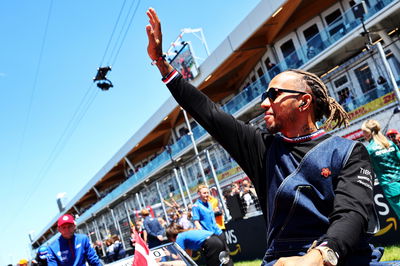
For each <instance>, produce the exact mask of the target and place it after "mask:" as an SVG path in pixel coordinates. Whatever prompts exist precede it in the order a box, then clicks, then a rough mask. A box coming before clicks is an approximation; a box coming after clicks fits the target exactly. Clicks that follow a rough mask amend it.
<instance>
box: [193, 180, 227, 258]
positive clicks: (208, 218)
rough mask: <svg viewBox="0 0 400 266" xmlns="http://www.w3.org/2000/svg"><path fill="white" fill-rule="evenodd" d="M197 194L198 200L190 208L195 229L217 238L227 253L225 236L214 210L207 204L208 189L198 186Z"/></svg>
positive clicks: (204, 186) (208, 198) (208, 197)
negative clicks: (210, 233)
mask: <svg viewBox="0 0 400 266" xmlns="http://www.w3.org/2000/svg"><path fill="white" fill-rule="evenodd" d="M197 194H198V195H199V198H198V200H197V201H196V202H195V203H194V204H193V207H192V220H193V223H194V225H195V227H196V229H199V230H201V229H202V230H207V231H210V232H212V233H213V234H214V235H216V236H218V237H219V238H220V239H221V241H222V242H223V243H224V245H225V250H226V251H228V252H229V248H228V245H227V243H226V238H225V234H224V233H223V232H222V230H221V229H220V228H219V227H218V225H217V222H216V220H215V213H214V210H213V208H212V205H211V203H210V202H209V200H210V198H211V197H210V190H209V188H208V187H207V186H206V185H200V186H198V187H197Z"/></svg>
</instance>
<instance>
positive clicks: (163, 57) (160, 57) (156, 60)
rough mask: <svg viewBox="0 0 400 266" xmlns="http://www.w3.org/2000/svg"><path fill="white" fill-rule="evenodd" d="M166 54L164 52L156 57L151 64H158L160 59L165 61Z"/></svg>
mask: <svg viewBox="0 0 400 266" xmlns="http://www.w3.org/2000/svg"><path fill="white" fill-rule="evenodd" d="M165 57H166V56H165V54H163V55H161V56H159V57H158V58H157V59H154V60H153V61H152V62H151V64H152V65H153V66H154V65H155V64H157V63H158V62H160V61H165Z"/></svg>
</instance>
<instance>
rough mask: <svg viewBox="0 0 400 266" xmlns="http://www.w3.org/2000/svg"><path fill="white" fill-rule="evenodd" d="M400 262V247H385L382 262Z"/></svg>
mask: <svg viewBox="0 0 400 266" xmlns="http://www.w3.org/2000/svg"><path fill="white" fill-rule="evenodd" d="M390 260H400V246H388V247H385V252H384V253H383V257H382V259H381V261H390ZM260 265H261V260H252V261H241V262H235V266H260Z"/></svg>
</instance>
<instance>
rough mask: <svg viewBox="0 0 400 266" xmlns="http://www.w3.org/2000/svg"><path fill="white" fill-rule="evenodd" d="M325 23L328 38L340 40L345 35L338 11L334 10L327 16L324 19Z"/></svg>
mask: <svg viewBox="0 0 400 266" xmlns="http://www.w3.org/2000/svg"><path fill="white" fill-rule="evenodd" d="M325 21H326V24H328V27H329V35H330V36H332V37H336V38H340V37H341V36H343V35H344V34H345V33H346V28H345V26H344V24H343V17H342V12H341V11H340V9H336V10H335V11H333V12H332V13H330V14H329V15H327V16H326V17H325ZM336 38H335V39H336Z"/></svg>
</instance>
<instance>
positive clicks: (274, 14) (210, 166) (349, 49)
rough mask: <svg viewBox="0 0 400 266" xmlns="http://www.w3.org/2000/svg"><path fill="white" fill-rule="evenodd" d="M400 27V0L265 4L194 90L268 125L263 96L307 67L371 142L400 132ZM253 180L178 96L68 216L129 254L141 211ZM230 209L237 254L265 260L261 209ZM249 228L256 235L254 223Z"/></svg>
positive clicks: (209, 62) (354, 129)
mask: <svg viewBox="0 0 400 266" xmlns="http://www.w3.org/2000/svg"><path fill="white" fill-rule="evenodd" d="M182 26H185V25H182ZM399 27H400V1H399V0H365V1H363V3H362V2H360V1H353V0H351V1H348V0H340V1H337V0H323V1H313V0H287V1H283V0H273V1H272V0H262V1H260V3H259V4H258V6H257V7H256V8H254V10H253V11H252V12H251V13H250V14H249V15H248V16H247V17H246V18H245V19H244V20H243V21H242V22H241V23H240V24H239V25H238V26H237V27H236V28H235V29H234V31H233V32H232V33H231V34H229V35H228V36H227V37H226V38H225V39H224V41H223V42H222V43H221V44H220V45H219V46H218V47H217V49H215V51H213V52H212V54H211V55H210V56H209V57H208V58H207V59H206V60H205V61H204V62H203V63H202V64H201V65H200V66H199V68H198V72H199V73H198V75H197V76H196V77H195V78H194V79H193V80H191V83H192V84H194V85H195V86H197V87H198V89H200V90H202V91H203V92H204V93H205V94H207V95H208V96H209V97H210V98H211V99H212V100H213V101H215V102H218V103H220V105H221V108H223V109H224V110H225V111H226V112H228V113H230V114H232V115H233V116H235V117H237V118H239V119H241V120H242V121H244V122H246V123H251V124H253V125H254V126H259V127H263V119H262V113H263V110H262V109H261V108H260V95H261V93H262V92H263V91H264V90H265V89H266V88H267V86H268V82H269V81H270V80H271V78H272V77H273V76H274V75H276V74H277V73H279V72H281V71H283V70H286V69H291V68H301V69H305V70H307V71H310V72H314V73H316V74H318V75H319V76H320V77H322V79H323V80H324V81H325V83H326V84H327V86H328V89H329V92H330V94H331V96H332V97H334V98H336V99H337V100H338V102H340V103H341V104H342V105H343V106H344V108H345V109H346V110H347V111H348V112H349V114H350V116H351V125H350V127H348V128H345V129H338V130H335V131H334V132H333V133H334V134H336V135H339V136H343V137H347V138H351V139H361V140H362V134H361V131H360V130H359V129H360V127H361V124H362V122H363V121H364V120H366V119H368V118H370V117H374V119H376V120H379V121H381V122H382V124H383V126H384V127H385V128H386V129H387V128H388V127H389V128H395V129H397V130H400V114H397V113H395V110H396V106H398V102H397V101H396V94H395V92H394V87H395V86H397V85H399V84H400V40H399V37H400V31H399ZM165 38H168V36H165V37H164V39H165ZM369 39H370V41H369ZM379 44H381V46H382V47H383V51H384V52H383V53H382V52H380V51H379V47H378V45H379ZM385 62H387V63H388V65H389V66H390V69H391V71H392V74H393V76H391V75H390V73H389V72H388V70H387V67H385ZM392 77H393V78H394V79H393V78H392ZM396 83H397V84H396ZM245 178H246V175H245V173H244V172H243V171H242V170H241V169H240V167H239V166H238V165H237V163H236V162H235V161H233V160H232V159H231V157H230V156H229V154H227V152H226V151H225V150H224V149H223V148H222V147H221V146H219V145H218V144H217V143H216V142H215V141H214V140H213V139H212V138H211V137H210V135H208V133H207V132H206V131H205V130H204V129H203V128H201V127H200V126H199V125H198V124H197V123H196V121H195V120H193V119H192V118H190V116H189V117H186V113H184V112H183V111H182V110H181V109H180V107H179V106H178V105H177V103H176V102H175V100H174V99H173V98H172V97H171V98H169V99H168V100H167V101H166V102H165V103H164V104H163V105H162V106H161V107H160V108H159V109H158V111H157V112H156V113H154V114H153V115H152V117H151V118H150V119H149V120H148V121H147V122H146V123H145V124H144V125H143V126H142V127H141V128H140V130H138V132H136V133H135V134H134V135H133V136H132V137H131V138H130V139H129V141H128V142H127V143H126V144H125V145H124V146H123V147H121V149H120V150H119V151H118V152H117V154H115V155H114V157H112V158H111V159H110V160H109V162H108V163H107V164H106V165H105V166H104V167H103V168H102V169H100V170H99V172H98V173H97V174H96V175H95V176H94V177H93V178H92V179H91V180H90V181H89V182H88V183H87V184H86V186H85V187H84V188H82V190H81V191H80V192H79V193H78V194H77V195H76V196H75V197H74V198H73V199H72V200H71V201H70V202H69V203H68V204H67V205H66V206H65V209H64V211H63V213H71V214H74V215H76V217H77V226H78V230H79V231H80V232H81V233H85V234H88V235H89V236H90V238H91V240H92V241H93V242H96V241H97V240H99V241H102V240H103V239H105V238H107V237H108V236H109V235H113V234H117V235H119V236H120V238H121V239H122V242H123V245H124V247H125V248H126V249H127V250H129V249H130V248H131V247H130V244H129V238H130V230H129V229H130V224H133V223H135V219H136V217H137V213H138V211H139V210H140V209H141V208H144V207H148V208H150V209H151V211H152V212H153V213H154V215H161V216H165V215H166V213H167V211H168V206H166V205H165V204H164V201H163V200H164V199H166V200H169V199H170V198H174V199H175V200H176V201H177V202H179V203H180V204H182V206H185V207H186V206H188V205H189V204H190V203H191V201H193V200H194V198H195V197H196V191H195V188H196V187H197V185H198V184H200V183H204V182H207V183H208V184H209V185H210V186H216V187H217V190H218V192H219V195H221V191H223V190H224V189H226V188H227V187H229V186H230V184H231V183H232V182H235V181H241V180H243V179H245ZM216 180H217V181H216ZM375 201H376V203H377V206H378V211H379V214H380V215H381V218H382V219H381V228H386V229H387V230H386V231H385V232H384V233H382V232H381V233H380V235H378V236H377V239H378V240H379V241H383V242H385V241H389V242H390V240H388V239H392V238H389V237H386V238H385V234H386V235H388V234H390V233H391V232H392V233H397V234H399V233H398V231H395V228H396V229H397V223H398V220H397V218H395V216H393V217H394V218H393V219H394V220H390V221H391V223H393V224H394V226H393V224H388V222H387V221H388V218H390V217H392V216H391V215H392V214H391V211H390V208H389V206H388V205H387V204H386V203H385V200H384V199H383V196H382V195H380V194H379V192H378V193H377V194H376V197H375ZM227 203H228V204H227V205H228V206H223V207H225V214H226V218H227V219H229V218H232V217H233V218H232V219H230V221H229V223H228V224H227V239H228V242H229V244H230V249H231V252H233V256H242V257H243V258H246V259H248V258H249V259H251V258H260V257H261V256H262V255H263V252H264V250H265V245H264V246H262V243H263V242H262V241H263V240H254V239H252V240H251V241H245V240H246V239H248V237H250V236H252V235H254V234H253V233H252V232H251V231H248V230H264V229H263V226H264V224H263V223H264V222H263V219H262V217H261V212H259V211H258V210H257V208H254V209H253V211H252V212H251V213H249V212H248V213H243V211H237V210H235V209H231V208H230V207H231V206H229V202H227ZM226 209H228V210H229V211H228V210H226ZM58 216H59V215H57V217H54V219H53V220H52V221H50V222H49V224H48V225H47V226H46V227H45V228H44V229H43V231H42V232H41V233H40V234H38V235H37V237H36V238H35V239H33V241H32V248H33V249H36V248H38V247H39V246H40V245H43V244H45V243H48V242H51V241H52V240H53V239H54V238H55V236H56V234H57V218H58ZM242 216H244V217H242ZM241 217H242V218H241ZM248 223H251V224H252V225H251V228H249V226H245V225H246V224H248ZM389 226H391V227H389ZM240 228H246V229H243V230H242V229H240ZM252 228H253V229H252ZM246 230H247V231H246ZM394 231H395V232H394ZM256 232H257V231H256ZM258 232H260V231H258ZM246 234H247V236H246ZM258 235H259V233H258ZM246 237H247V238H246ZM259 238H261V237H259ZM394 239H400V238H399V237H396V238H394ZM254 241H261V244H260V245H257V246H261V247H260V250H261V251H260V250H257V249H255V248H254V245H253V249H251V248H248V247H247V246H246V245H250V244H252V243H254ZM392 241H394V240H392ZM389 242H387V243H389ZM250 249H251V250H250ZM103 252H104V250H103ZM235 252H236V253H235ZM260 252H261V253H260Z"/></svg>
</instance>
